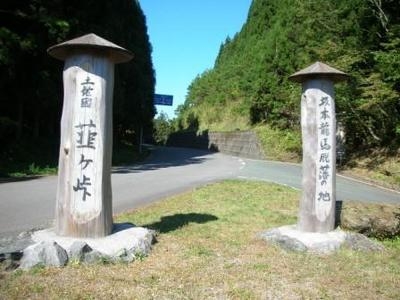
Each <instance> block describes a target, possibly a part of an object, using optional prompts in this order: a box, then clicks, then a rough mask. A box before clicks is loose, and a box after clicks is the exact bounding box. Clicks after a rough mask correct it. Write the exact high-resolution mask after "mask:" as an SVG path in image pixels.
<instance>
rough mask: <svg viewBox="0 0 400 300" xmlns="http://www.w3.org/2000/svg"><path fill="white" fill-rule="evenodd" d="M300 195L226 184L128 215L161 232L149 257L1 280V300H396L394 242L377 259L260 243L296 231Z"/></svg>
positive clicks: (398, 250) (399, 268) (398, 267)
mask: <svg viewBox="0 0 400 300" xmlns="http://www.w3.org/2000/svg"><path fill="white" fill-rule="evenodd" d="M298 198H299V194H298V192H296V191H293V190H291V189H287V188H284V187H281V186H277V185H271V184H266V183H260V182H243V181H226V182H222V183H217V184H214V185H209V186H206V187H203V188H200V189H197V190H194V191H193V192H190V193H186V194H183V195H179V196H176V197H173V198H170V199H167V200H166V201H163V202H159V203H157V204H155V205H152V206H149V207H146V208H143V209H140V210H137V211H134V212H131V213H127V214H124V215H121V216H119V217H118V221H130V222H133V223H135V224H137V225H142V226H147V227H151V228H153V229H156V230H158V231H159V232H160V233H159V235H158V243H157V244H155V245H154V249H153V251H152V252H151V254H150V256H149V257H146V258H144V259H143V260H140V261H136V262H134V263H131V264H98V265H92V266H86V265H69V266H67V267H66V268H63V269H55V268H50V269H40V268H39V269H34V270H31V271H29V272H20V271H17V272H13V273H5V272H3V273H0V299H399V298H400V290H399V286H400V263H399V261H400V260H399V259H400V240H397V241H387V242H385V245H386V248H387V250H386V251H384V252H382V253H362V252H356V251H350V250H347V249H342V250H341V251H339V252H338V253H336V254H333V255H330V256H314V255H311V254H305V253H292V252H285V251H283V250H281V249H280V248H277V247H275V246H273V245H269V244H267V243H266V242H263V241H261V240H259V239H258V238H257V234H258V233H259V232H261V231H263V230H266V229H268V228H272V227H276V226H280V225H284V224H291V223H294V222H295V220H296V212H297V199H298Z"/></svg>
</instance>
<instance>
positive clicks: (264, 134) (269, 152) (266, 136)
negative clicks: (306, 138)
mask: <svg viewBox="0 0 400 300" xmlns="http://www.w3.org/2000/svg"><path fill="white" fill-rule="evenodd" d="M254 130H255V132H256V133H257V136H258V138H259V140H260V142H261V146H262V148H263V150H264V154H265V156H266V158H267V159H271V160H279V161H290V162H299V161H301V154H302V145H301V132H300V131H298V132H297V131H294V130H279V129H274V128H271V127H270V126H269V125H259V126H257V127H255V128H254Z"/></svg>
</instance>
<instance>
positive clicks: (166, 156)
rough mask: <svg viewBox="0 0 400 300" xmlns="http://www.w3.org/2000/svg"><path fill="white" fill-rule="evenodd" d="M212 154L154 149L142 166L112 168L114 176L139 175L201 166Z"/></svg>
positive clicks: (182, 149)
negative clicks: (144, 172)
mask: <svg viewBox="0 0 400 300" xmlns="http://www.w3.org/2000/svg"><path fill="white" fill-rule="evenodd" d="M211 153H212V152H210V151H206V150H197V149H188V148H173V147H163V148H154V149H153V150H152V153H151V154H150V157H149V158H148V159H147V160H145V161H144V162H141V163H140V164H135V165H129V166H118V167H113V168H112V173H113V174H128V173H139V172H142V171H149V170H158V169H163V168H170V167H177V166H184V165H191V164H200V163H202V162H204V161H205V160H207V157H206V156H207V155H210V154H211Z"/></svg>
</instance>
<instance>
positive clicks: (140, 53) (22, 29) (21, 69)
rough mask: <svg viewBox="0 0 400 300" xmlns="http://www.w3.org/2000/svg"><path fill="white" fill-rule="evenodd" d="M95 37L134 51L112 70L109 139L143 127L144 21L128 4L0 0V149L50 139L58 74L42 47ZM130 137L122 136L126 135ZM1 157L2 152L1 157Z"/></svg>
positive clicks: (147, 112) (146, 120) (149, 70)
mask: <svg viewBox="0 0 400 300" xmlns="http://www.w3.org/2000/svg"><path fill="white" fill-rule="evenodd" d="M91 32H93V33H95V34H97V35H99V36H102V37H104V38H106V39H108V40H110V41H112V42H114V43H116V44H118V45H121V46H122V47H125V48H126V49H129V50H131V51H132V52H133V53H134V59H133V60H132V61H131V62H129V63H126V64H121V65H117V66H116V69H115V86H114V132H115V135H114V136H115V137H116V141H117V142H118V141H120V140H122V139H126V138H129V139H132V136H131V135H132V133H133V134H134V133H136V132H139V130H138V128H140V127H141V126H144V127H145V128H151V126H152V119H153V116H154V114H155V109H154V105H153V94H154V84H155V79H154V70H153V67H152V61H151V45H150V43H149V38H148V35H147V27H146V20H145V17H144V15H143V12H142V10H141V8H140V5H139V3H138V1H132V0H116V1H107V0H96V1H94V0H88V1H78V0H68V1H67V0H52V1H50V0H19V1H14V0H3V1H1V4H0V90H1V93H0V143H1V144H2V145H3V147H4V146H7V145H9V144H13V143H15V142H16V141H18V140H26V139H27V138H28V137H29V138H32V137H33V138H35V139H39V138H46V139H55V140H56V139H57V137H58V136H59V122H60V114H61V106H62V68H63V62H61V61H57V60H55V59H54V58H52V57H50V56H49V55H48V54H47V53H46V49H47V48H48V47H49V46H52V45H54V44H57V43H59V42H62V41H65V40H68V39H71V38H75V37H77V36H80V35H83V34H87V33H91ZM129 134H130V135H129ZM3 155H4V153H3Z"/></svg>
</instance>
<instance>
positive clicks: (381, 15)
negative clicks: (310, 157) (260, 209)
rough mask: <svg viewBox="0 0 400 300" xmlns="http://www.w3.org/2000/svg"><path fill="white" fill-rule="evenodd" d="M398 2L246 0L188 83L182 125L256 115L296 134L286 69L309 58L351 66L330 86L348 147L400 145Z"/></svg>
mask: <svg viewBox="0 0 400 300" xmlns="http://www.w3.org/2000/svg"><path fill="white" fill-rule="evenodd" d="M399 49H400V2H398V1H397V0H382V1H377V0H368V1H366V0H353V1H347V0H335V1H326V0H314V1H298V0H253V3H252V5H251V8H250V11H249V14H248V19H247V22H246V23H245V24H244V26H243V28H242V29H241V31H240V32H239V33H237V34H236V35H235V36H234V37H233V38H229V37H228V38H227V39H226V41H225V42H224V43H222V45H221V48H220V51H219V53H218V55H217V57H216V60H215V66H214V68H212V69H210V70H206V71H205V72H204V73H202V74H201V75H199V76H198V77H197V78H195V79H194V80H193V82H192V83H191V85H190V87H189V90H188V96H187V99H186V101H185V103H184V104H183V105H182V106H180V107H179V108H178V118H177V123H178V127H179V128H180V129H187V128H192V129H199V130H235V129H245V128H248V127H252V126H255V125H259V124H264V125H263V126H268V128H273V130H278V131H281V130H284V131H285V132H286V133H288V132H294V133H296V136H297V138H299V136H300V135H299V134H298V133H299V125H300V121H299V118H300V94H301V87H300V85H298V84H293V83H291V82H289V81H288V76H289V75H291V74H292V73H294V72H295V71H297V70H299V69H302V68H304V67H306V66H308V65H310V64H311V63H313V62H315V61H317V60H318V61H323V62H325V63H327V64H329V65H332V66H334V67H335V68H338V69H340V70H342V71H345V72H347V73H348V74H350V75H351V79H350V80H349V82H347V83H345V84H339V85H337V86H336V93H337V95H336V102H337V112H338V120H339V121H340V122H341V123H342V124H343V125H344V126H345V129H346V134H347V148H348V151H349V152H350V153H351V152H355V151H357V150H360V149H366V148H382V147H386V148H390V149H392V150H393V149H398V147H399V145H400V50H399Z"/></svg>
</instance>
